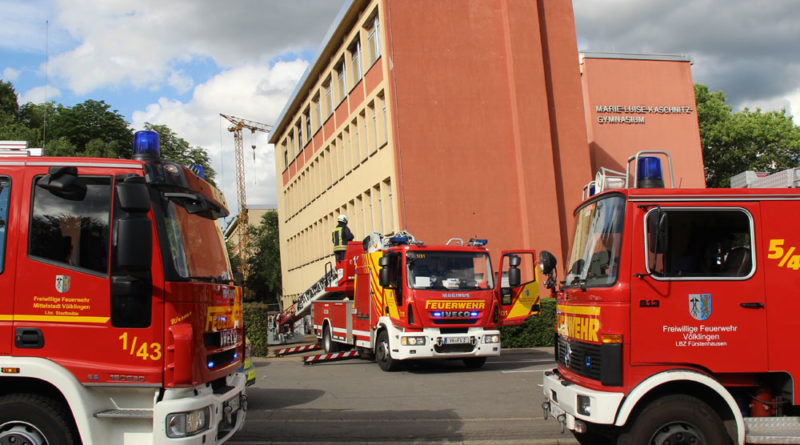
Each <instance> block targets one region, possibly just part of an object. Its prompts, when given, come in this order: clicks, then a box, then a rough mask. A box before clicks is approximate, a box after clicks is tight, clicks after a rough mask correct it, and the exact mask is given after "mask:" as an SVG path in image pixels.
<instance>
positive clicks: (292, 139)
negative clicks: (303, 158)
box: [286, 131, 297, 167]
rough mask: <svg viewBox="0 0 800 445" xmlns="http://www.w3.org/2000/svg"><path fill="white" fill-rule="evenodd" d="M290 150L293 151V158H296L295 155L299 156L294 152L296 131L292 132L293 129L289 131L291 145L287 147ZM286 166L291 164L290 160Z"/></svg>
mask: <svg viewBox="0 0 800 445" xmlns="http://www.w3.org/2000/svg"><path fill="white" fill-rule="evenodd" d="M288 150H291V152H292V160H294V158H295V156H297V154H296V153H295V152H294V132H291V131H290V132H289V146H288V148H287V151H288ZM286 166H287V167H288V166H289V163H288V162H287V163H286Z"/></svg>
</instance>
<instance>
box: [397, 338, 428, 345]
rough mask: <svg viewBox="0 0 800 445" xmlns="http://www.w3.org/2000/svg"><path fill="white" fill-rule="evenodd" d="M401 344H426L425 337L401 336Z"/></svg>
mask: <svg viewBox="0 0 800 445" xmlns="http://www.w3.org/2000/svg"><path fill="white" fill-rule="evenodd" d="M400 344H401V345H403V346H424V345H425V337H400Z"/></svg>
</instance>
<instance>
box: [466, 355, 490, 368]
mask: <svg viewBox="0 0 800 445" xmlns="http://www.w3.org/2000/svg"><path fill="white" fill-rule="evenodd" d="M485 363H486V357H470V358H465V359H464V366H466V367H467V368H468V369H478V368H480V367H482V366H483V365H484V364H485Z"/></svg>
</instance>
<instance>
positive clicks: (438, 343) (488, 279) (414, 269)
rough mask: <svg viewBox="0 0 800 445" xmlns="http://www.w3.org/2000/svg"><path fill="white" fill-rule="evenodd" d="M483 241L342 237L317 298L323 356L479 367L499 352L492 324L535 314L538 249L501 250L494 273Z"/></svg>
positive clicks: (388, 364) (389, 367) (393, 364)
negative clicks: (331, 277) (331, 273)
mask: <svg viewBox="0 0 800 445" xmlns="http://www.w3.org/2000/svg"><path fill="white" fill-rule="evenodd" d="M485 245H486V240H478V239H472V240H469V241H468V242H466V243H464V241H463V240H461V239H460V238H453V239H451V240H449V241H448V243H447V244H446V245H425V244H424V243H423V242H421V241H417V240H415V239H414V237H413V236H411V235H410V234H409V233H407V232H401V233H398V234H394V235H391V236H381V235H379V234H372V235H371V236H370V237H368V239H367V240H365V241H364V242H363V243H359V242H350V243H348V246H347V251H346V256H345V259H344V260H343V261H341V262H339V263H338V264H337V271H338V274H337V275H338V278H337V279H336V281H335V282H334V283H333V285H332V286H329V287H327V288H326V289H325V293H324V295H321V296H320V297H319V299H317V300H316V301H313V313H314V332H315V334H316V336H317V337H318V338H319V339H320V341H321V343H322V346H323V348H324V349H325V352H332V351H333V352H335V351H338V350H341V349H349V348H356V350H358V351H360V352H361V353H362V356H366V357H374V358H375V360H376V361H377V362H378V365H379V366H380V367H381V369H383V370H384V371H393V370H396V369H398V368H399V367H400V366H401V364H402V363H405V362H404V361H407V360H413V359H431V358H439V359H461V360H463V361H464V364H465V365H466V366H467V367H470V368H478V367H481V366H483V364H484V363H485V362H486V358H487V357H491V356H498V355H500V331H499V330H498V329H497V328H498V326H503V325H515V324H520V323H522V322H523V321H525V319H527V318H528V317H530V316H531V315H534V314H538V313H539V283H538V282H537V280H536V278H537V276H536V262H535V252H534V251H532V250H515V251H504V252H502V259H501V261H500V264H499V266H500V267H499V268H498V271H499V272H498V273H497V275H495V273H493V271H492V265H491V260H490V258H489V251H488V249H486V247H485ZM365 247H366V250H365Z"/></svg>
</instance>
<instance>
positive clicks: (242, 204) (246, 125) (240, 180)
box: [219, 113, 272, 277]
mask: <svg viewBox="0 0 800 445" xmlns="http://www.w3.org/2000/svg"><path fill="white" fill-rule="evenodd" d="M219 115H220V116H222V117H224V118H225V119H227V120H228V121H229V122H230V123H231V124H232V125H231V126H230V127H228V131H230V132H231V133H233V141H234V152H235V154H236V156H235V157H236V201H237V203H238V204H239V216H238V217H237V224H238V226H239V228H238V230H239V259H240V263H241V267H242V274H243V275H245V277H246V276H247V274H246V273H245V272H246V270H247V268H246V267H245V264H246V262H247V258H246V256H245V253H244V251H245V246H246V245H247V223H248V218H247V197H246V196H245V182H244V153H243V151H242V130H243V129H248V130H250V133H252V134H255V132H256V131H261V132H263V133H270V132H271V131H272V125H267V124H262V123H261V122H256V121H251V120H248V119H242V118H240V117H236V116H229V115H227V114H223V113H220V114H219ZM252 147H253V158H254V159H255V155H256V152H255V150H256V146H255V145H253V146H252Z"/></svg>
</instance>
